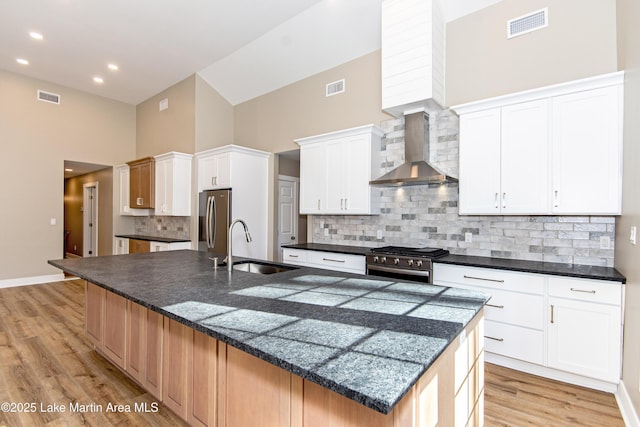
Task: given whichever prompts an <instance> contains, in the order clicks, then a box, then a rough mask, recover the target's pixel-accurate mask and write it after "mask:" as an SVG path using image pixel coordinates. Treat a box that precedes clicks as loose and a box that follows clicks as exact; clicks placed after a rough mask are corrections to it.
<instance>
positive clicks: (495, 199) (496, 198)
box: [493, 192, 499, 209]
mask: <svg viewBox="0 0 640 427" xmlns="http://www.w3.org/2000/svg"><path fill="white" fill-rule="evenodd" d="M493 201H494V203H495V204H496V209H498V207H499V206H498V193H497V192H496V195H495V197H494V199H493Z"/></svg>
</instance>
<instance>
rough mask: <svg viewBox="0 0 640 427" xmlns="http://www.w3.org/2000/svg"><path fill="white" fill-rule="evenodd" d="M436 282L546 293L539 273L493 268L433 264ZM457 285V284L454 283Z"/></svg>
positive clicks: (537, 293)
mask: <svg viewBox="0 0 640 427" xmlns="http://www.w3.org/2000/svg"><path fill="white" fill-rule="evenodd" d="M433 279H434V283H436V284H439V283H441V282H442V283H445V282H446V283H451V284H461V285H471V286H482V287H485V288H493V289H502V290H508V291H516V292H527V293H531V294H536V295H542V294H543V293H544V277H543V276H541V275H537V274H529V273H516V272H510V271H506V270H495V269H491V268H478V267H466V266H460V265H450V264H439V263H437V262H436V263H434V265H433ZM453 286H455V285H453Z"/></svg>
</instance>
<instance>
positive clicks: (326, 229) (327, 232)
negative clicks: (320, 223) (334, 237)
mask: <svg viewBox="0 0 640 427" xmlns="http://www.w3.org/2000/svg"><path fill="white" fill-rule="evenodd" d="M324 235H325V236H328V235H329V229H328V228H325V229H324Z"/></svg>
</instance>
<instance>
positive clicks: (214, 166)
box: [198, 153, 231, 190]
mask: <svg viewBox="0 0 640 427" xmlns="http://www.w3.org/2000/svg"><path fill="white" fill-rule="evenodd" d="M198 184H199V185H198V187H199V188H200V190H212V189H216V188H229V187H230V186H231V155H230V154H229V153H222V154H216V155H211V156H206V157H202V158H200V159H198Z"/></svg>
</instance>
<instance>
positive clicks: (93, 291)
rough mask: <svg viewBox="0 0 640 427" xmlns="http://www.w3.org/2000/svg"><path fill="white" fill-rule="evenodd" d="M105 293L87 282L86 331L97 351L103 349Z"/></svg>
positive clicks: (85, 296)
mask: <svg viewBox="0 0 640 427" xmlns="http://www.w3.org/2000/svg"><path fill="white" fill-rule="evenodd" d="M105 292H106V291H105V290H104V288H101V287H99V286H96V285H94V284H93V283H90V282H87V281H85V294H84V298H85V300H84V301H85V304H84V318H85V323H84V330H85V333H86V335H87V338H89V341H91V343H92V344H93V346H94V347H95V348H96V349H101V348H102V337H103V330H102V326H103V324H104V295H105Z"/></svg>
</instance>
